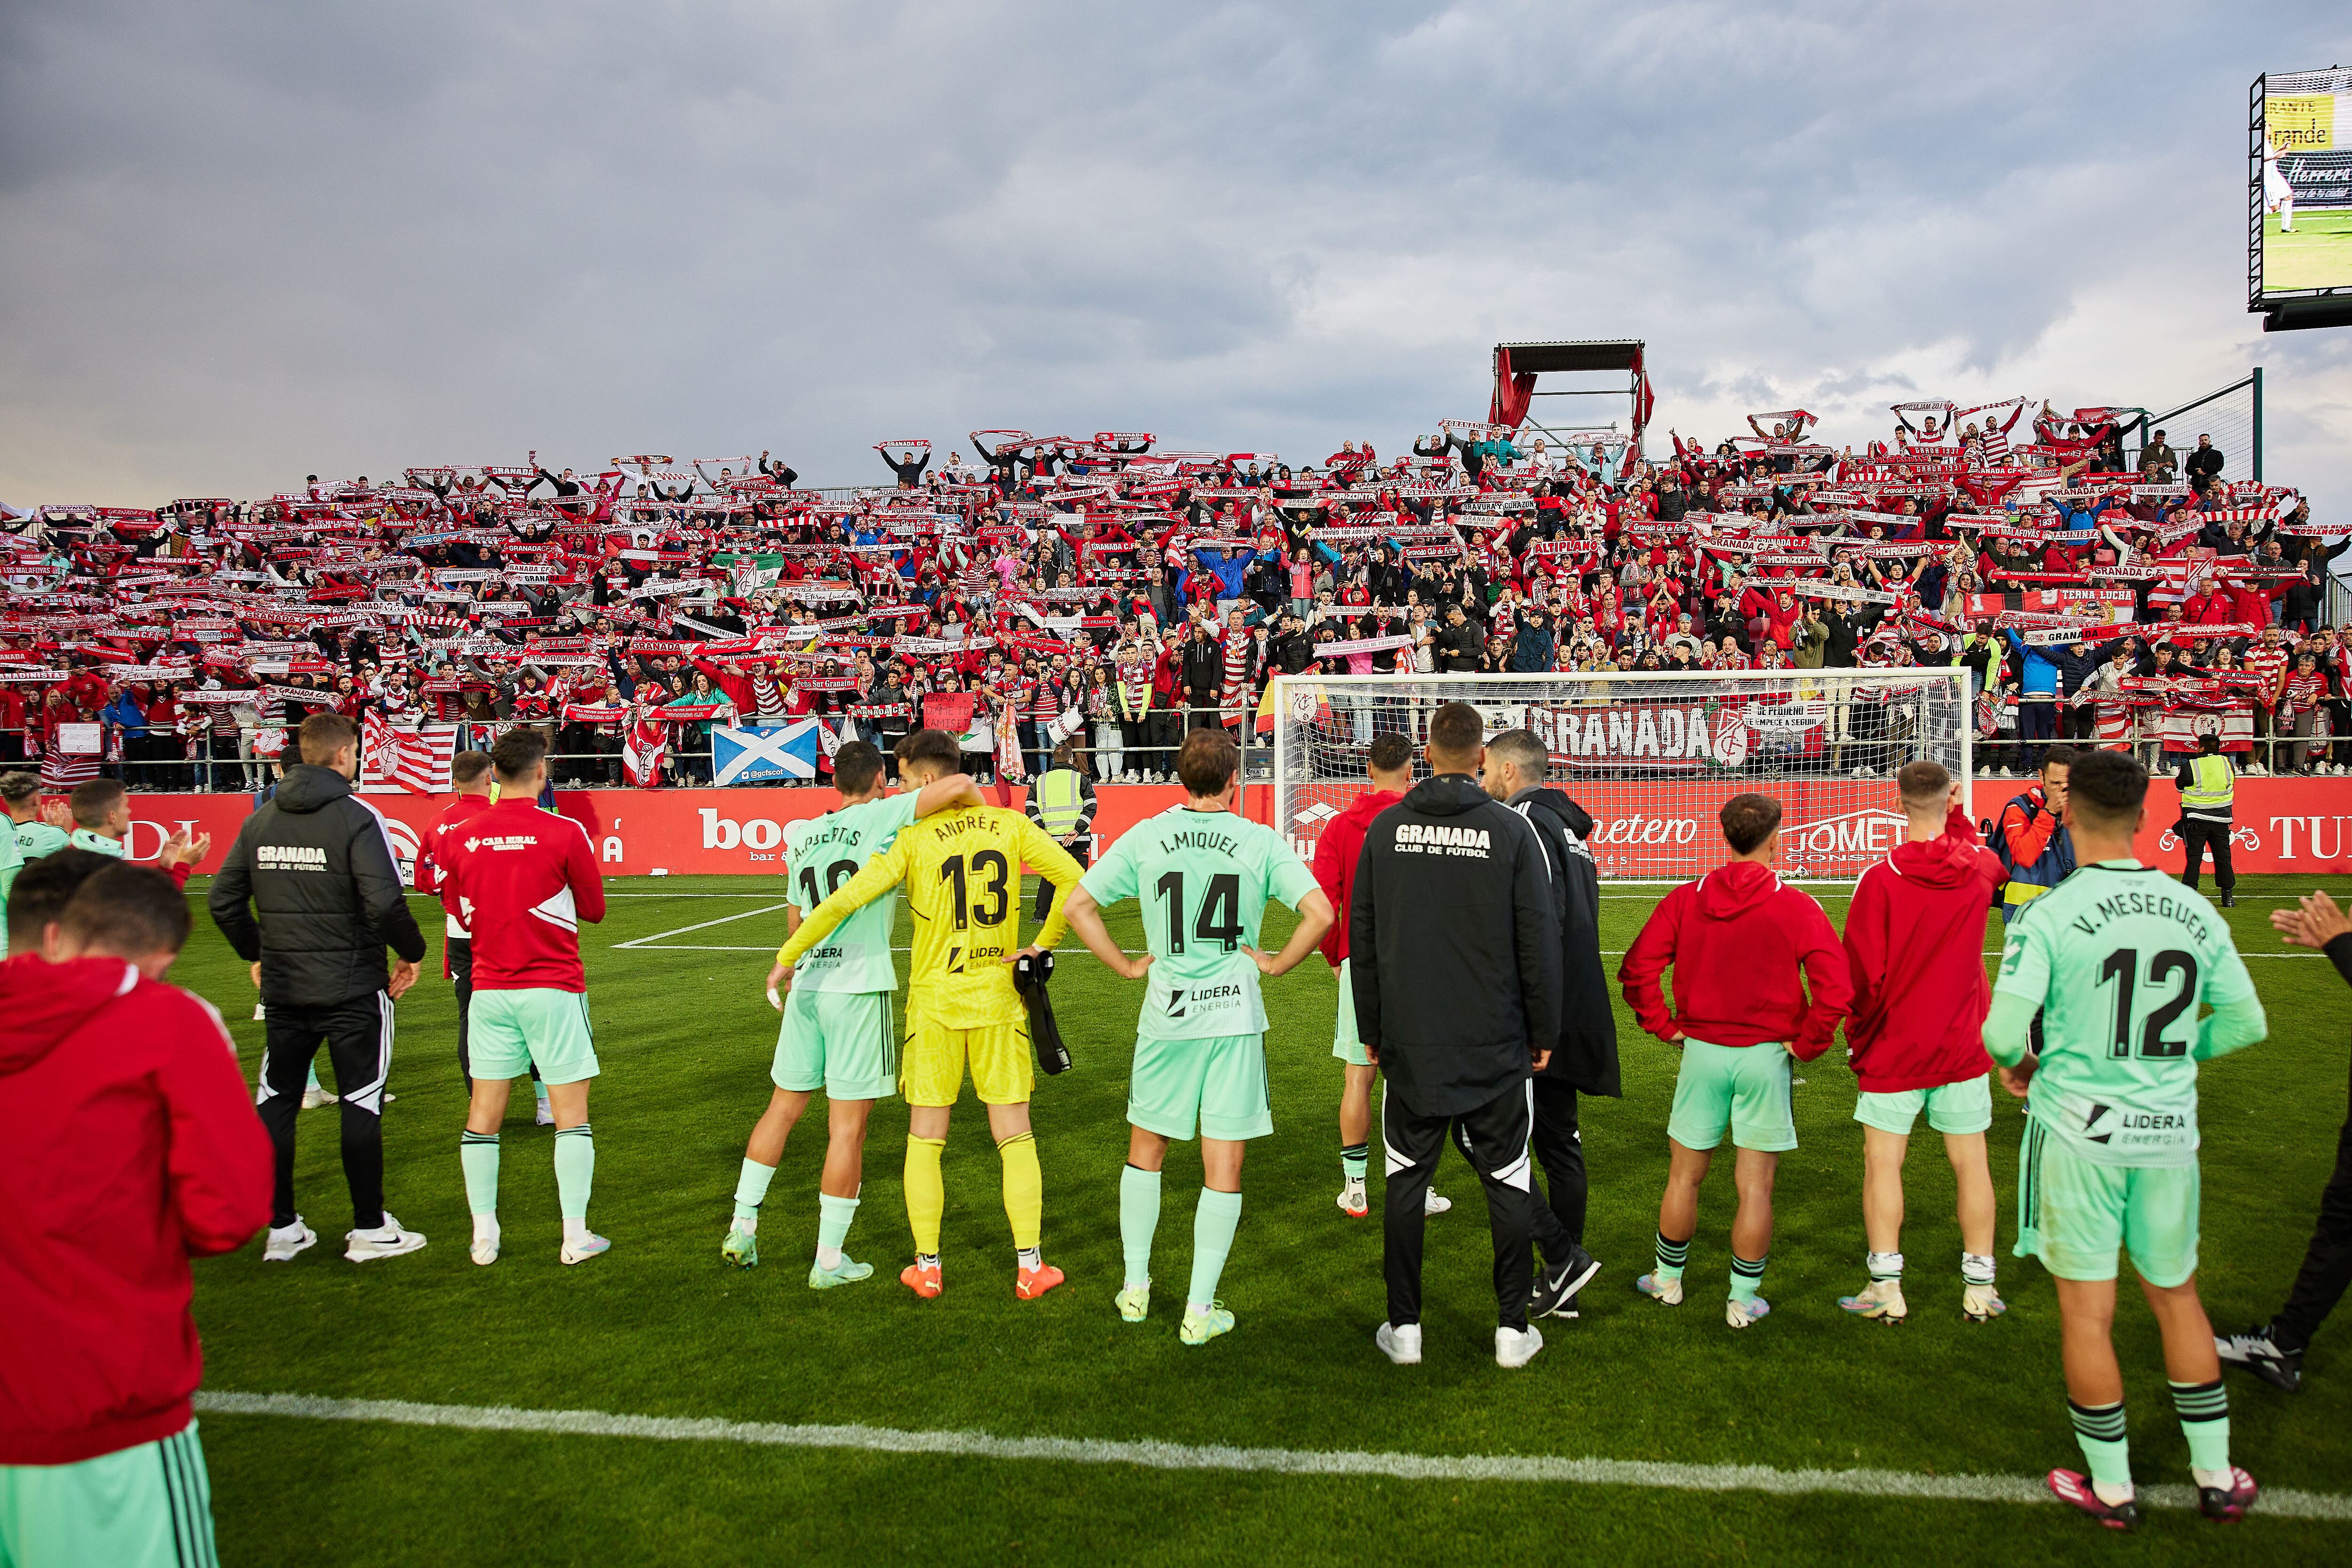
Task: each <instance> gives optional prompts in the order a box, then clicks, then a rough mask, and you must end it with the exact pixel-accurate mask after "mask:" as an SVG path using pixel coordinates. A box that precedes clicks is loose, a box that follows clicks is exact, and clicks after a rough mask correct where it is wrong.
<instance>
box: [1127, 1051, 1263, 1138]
mask: <svg viewBox="0 0 2352 1568" xmlns="http://www.w3.org/2000/svg"><path fill="white" fill-rule="evenodd" d="M1127 1120H1128V1121H1129V1124H1130V1125H1132V1126H1136V1127H1140V1128H1142V1129H1143V1130H1144V1131H1146V1132H1157V1133H1159V1134H1160V1136H1161V1137H1162V1138H1177V1139H1189V1138H1191V1137H1192V1135H1193V1131H1194V1129H1195V1127H1196V1126H1197V1128H1198V1130H1199V1132H1200V1135H1201V1136H1202V1137H1203V1138H1222V1139H1226V1140H1230V1141H1234V1142H1238V1141H1240V1140H1242V1139H1244V1138H1263V1137H1265V1136H1266V1135H1267V1134H1268V1133H1270V1132H1272V1131H1274V1106H1273V1103H1272V1101H1271V1100H1269V1098H1268V1097H1267V1093H1266V1086H1265V1036H1264V1035H1219V1036H1216V1037H1213V1038H1210V1039H1202V1040H1138V1041H1136V1042H1135V1070H1134V1073H1133V1075H1132V1076H1131V1077H1130V1078H1129V1079H1128V1086H1127Z"/></svg>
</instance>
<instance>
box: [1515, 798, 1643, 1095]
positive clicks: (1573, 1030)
mask: <svg viewBox="0 0 2352 1568" xmlns="http://www.w3.org/2000/svg"><path fill="white" fill-rule="evenodd" d="M1510 806H1511V809H1512V810H1513V811H1516V812H1517V813H1518V814H1519V815H1520V816H1523V817H1525V818H1527V820H1528V826H1531V827H1533V828H1534V829H1535V830H1536V837H1537V838H1538V840H1540V841H1541V843H1542V845H1543V847H1544V852H1545V857H1546V858H1547V860H1548V861H1549V865H1550V868H1551V874H1552V912H1553V914H1554V915H1556V916H1557V917H1558V918H1559V931H1560V948H1561V952H1560V992H1561V994H1560V1014H1559V1044H1558V1045H1557V1046H1555V1047H1552V1053H1551V1061H1550V1063H1549V1065H1548V1066H1546V1067H1545V1068H1544V1070H1543V1073H1542V1076H1543V1077H1545V1078H1548V1079H1559V1080H1560V1081H1562V1082H1563V1083H1566V1084H1567V1085H1568V1086H1569V1087H1570V1088H1571V1089H1575V1090H1576V1091H1577V1092H1578V1093H1580V1094H1601V1095H1607V1096H1609V1097H1611V1098H1612V1099H1616V1098H1620V1097H1622V1095H1623V1094H1624V1092H1625V1091H1624V1089H1623V1088H1622V1086H1621V1085H1620V1083H1619V1081H1618V1076H1617V1013H1616V1009H1615V1008H1614V1007H1613V1006H1612V996H1611V994H1610V990H1609V975H1608V973H1607V972H1606V971H1605V970H1604V969H1603V968H1602V967H1601V868H1600V867H1598V866H1597V865H1595V864H1594V863H1593V859H1592V851H1591V849H1590V848H1589V847H1587V844H1588V842H1589V841H1590V840H1591V837H1592V815H1591V813H1590V812H1588V811H1586V810H1585V809H1584V807H1582V806H1580V805H1578V804H1577V803H1576V802H1575V801H1573V800H1570V798H1569V797H1568V796H1567V795H1563V794H1561V793H1560V792H1559V790H1556V789H1543V788H1536V789H1523V790H1521V791H1520V792H1519V793H1518V794H1517V795H1513V796H1512V797H1511V800H1510Z"/></svg>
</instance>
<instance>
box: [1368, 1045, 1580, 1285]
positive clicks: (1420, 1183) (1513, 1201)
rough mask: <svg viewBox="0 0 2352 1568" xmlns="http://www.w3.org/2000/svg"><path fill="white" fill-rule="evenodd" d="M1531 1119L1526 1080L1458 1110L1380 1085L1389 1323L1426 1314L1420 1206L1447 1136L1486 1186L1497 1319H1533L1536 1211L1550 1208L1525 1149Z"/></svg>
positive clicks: (1383, 1260)
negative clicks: (1428, 1109) (1432, 1110)
mask: <svg viewBox="0 0 2352 1568" xmlns="http://www.w3.org/2000/svg"><path fill="white" fill-rule="evenodd" d="M1534 1119H1535V1113H1534V1097H1533V1095H1532V1094H1531V1093H1530V1091H1529V1090H1528V1086H1527V1085H1526V1084H1524V1083H1520V1084H1514V1085H1512V1086H1511V1087H1510V1088H1509V1089H1505V1090H1504V1091H1503V1092H1502V1093H1500V1094H1498V1095H1496V1097H1495V1098H1494V1099H1492V1100H1488V1101H1487V1102H1486V1104H1484V1105H1481V1106H1478V1107H1477V1108H1475V1110H1465V1111H1464V1112H1462V1113H1461V1114H1460V1115H1458V1116H1428V1115H1423V1113H1421V1112H1419V1111H1416V1110H1413V1109H1412V1107H1411V1106H1409V1105H1407V1104H1405V1102H1404V1101H1403V1100H1402V1099H1400V1098H1399V1097H1398V1096H1397V1095H1396V1094H1394V1093H1392V1092H1391V1091H1390V1090H1388V1089H1385V1088H1383V1089H1382V1090H1381V1144H1382V1145H1383V1147H1384V1148H1385V1150H1386V1152H1387V1156H1388V1160H1387V1169H1388V1180H1387V1183H1386V1185H1385V1186H1384V1188H1383V1190H1382V1194H1381V1267H1382V1270H1383V1272H1384V1273H1385V1274H1386V1275H1387V1277H1388V1288H1389V1321H1390V1322H1391V1323H1396V1324H1404V1323H1417V1322H1419V1321H1421V1254H1422V1241H1423V1235H1422V1233H1423V1229H1424V1227H1425V1226H1426V1225H1427V1224H1428V1215H1425V1214H1424V1213H1423V1204H1424V1203H1425V1201H1426V1200H1427V1198H1428V1196H1429V1182H1430V1178H1431V1177H1432V1176H1433V1175H1434V1174H1435V1173H1436V1171H1437V1160H1438V1156H1439V1155H1441V1154H1443V1153H1444V1152H1445V1144H1446V1141H1447V1139H1448V1138H1449V1136H1450V1137H1451V1139H1452V1141H1453V1142H1454V1147H1455V1148H1457V1149H1459V1150H1461V1151H1462V1157H1463V1158H1464V1159H1465V1160H1467V1161H1469V1162H1470V1168H1471V1169H1472V1170H1474V1171H1475V1172H1477V1173H1478V1180H1479V1181H1480V1182H1481V1183H1482V1184H1484V1185H1485V1186H1486V1223H1487V1226H1488V1227H1489V1228H1490V1229H1491V1230H1492V1231H1493V1232H1494V1237H1495V1321H1496V1324H1497V1325H1498V1326H1499V1327H1502V1328H1506V1329H1524V1328H1526V1327H1527V1326H1528V1296H1529V1295H1530V1294H1531V1293H1532V1290H1533V1288H1534V1284H1535V1261H1534V1257H1533V1253H1532V1250H1531V1248H1530V1246H1529V1240H1530V1237H1532V1236H1533V1235H1534V1233H1535V1229H1536V1226H1537V1223H1538V1222H1537V1218H1536V1215H1537V1214H1538V1211H1542V1212H1545V1213H1547V1214H1548V1213H1549V1211H1547V1210H1544V1208H1543V1200H1542V1199H1541V1197H1540V1196H1538V1194H1537V1193H1536V1190H1535V1179H1534V1176H1533V1175H1532V1173H1531V1171H1532V1165H1531V1162H1530V1159H1529V1156H1528V1134H1529V1132H1530V1131H1532V1124H1533V1121H1534Z"/></svg>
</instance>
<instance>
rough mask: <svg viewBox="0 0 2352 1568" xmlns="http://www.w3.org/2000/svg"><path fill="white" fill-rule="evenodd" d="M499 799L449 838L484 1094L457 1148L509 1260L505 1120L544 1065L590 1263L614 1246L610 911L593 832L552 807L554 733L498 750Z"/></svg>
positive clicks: (563, 1184) (484, 1230)
mask: <svg viewBox="0 0 2352 1568" xmlns="http://www.w3.org/2000/svg"><path fill="white" fill-rule="evenodd" d="M490 765H491V767H492V769H493V770H494V771H495V772H496V773H497V774H498V781H499V802H498V804H497V805H493V806H491V807H489V808H488V810H486V811H482V812H478V813H477V814H476V815H475V816H473V817H472V818H471V819H469V820H468V821H467V824H466V826H464V827H463V828H462V829H461V830H459V831H458V832H457V833H455V834H452V835H451V836H450V837H449V839H448V840H447V841H446V842H445V843H444V845H443V850H444V858H443V861H442V865H441V871H442V878H443V882H442V889H441V898H442V901H443V902H444V903H445V904H447V905H448V906H449V907H451V908H452V909H454V910H456V911H457V918H458V920H459V921H460V922H461V923H463V924H464V925H465V927H466V929H467V931H471V932H472V933H473V948H474V1001H473V1026H472V1035H473V1038H472V1042H471V1045H472V1050H473V1057H474V1064H473V1065H474V1068H475V1078H474V1092H473V1101H472V1103H471V1104H470V1105H469V1106H468V1107H467V1111H466V1131H464V1133H463V1134H461V1135H460V1137H459V1140H458V1146H457V1158H458V1163H459V1164H461V1165H462V1166H463V1167H464V1169H465V1173H466V1204H467V1207H468V1208H470V1209H471V1210H472V1211H473V1215H474V1244H473V1258H474V1261H475V1262H476V1263H478V1264H482V1265H484V1266H486V1267H487V1266H488V1265H489V1264H492V1263H496V1262H497V1261H498V1260H499V1123H500V1122H501V1121H505V1120H506V1113H507V1092H508V1090H509V1089H512V1088H513V1087H514V1083H513V1080H514V1079H518V1078H520V1077H521V1076H522V1075H523V1074H524V1073H526V1072H528V1071H530V1069H531V1068H534V1067H536V1068H538V1069H539V1075H540V1077H541V1079H544V1080H545V1081H546V1084H547V1099H548V1104H549V1105H550V1107H551V1108H552V1110H554V1112H555V1189H556V1195H557V1198H558V1200H559V1203H560V1205H561V1207H562V1211H563V1246H562V1249H561V1250H560V1251H559V1252H558V1254H557V1256H558V1257H559V1258H562V1261H563V1262H565V1263H567V1264H571V1263H584V1262H586V1261H587V1260H588V1259H589V1258H594V1257H596V1256H597V1255H598V1254H600V1253H603V1252H604V1251H607V1250H608V1249H610V1248H611V1247H612V1245H613V1244H612V1243H611V1242H610V1241H607V1240H606V1239H604V1237H601V1236H598V1235H596V1234H595V1233H594V1232H593V1231H591V1230H590V1229H589V1228H588V1194H589V1191H590V1189H591V1188H592V1187H593V1185H594V1183H595V1178H596V1143H595V1133H594V1131H593V1130H592V1129H591V1128H590V1126H589V1124H588V1080H589V1079H593V1078H594V1077H595V1076H596V1074H597V1071H598V1070H599V1069H598V1068H597V1064H596V1041H595V1037H594V1035H593V1032H592V1030H591V1029H590V1027H589V1023H588V975H587V972H586V971H585V970H584V969H583V968H582V967H581V963H580V922H581V921H589V922H590V923H592V924H593V923H594V922H595V921H601V920H603V919H604V879H603V878H602V877H601V876H599V875H598V874H597V870H596V852H595V850H594V849H593V848H592V847H590V845H589V843H588V835H587V833H586V832H585V831H583V829H582V828H581V826H580V825H579V824H578V823H576V822H574V821H572V819H571V818H570V817H568V816H556V815H555V814H554V813H553V812H550V811H541V809H540V808H539V792H540V790H541V788H542V787H544V786H545V784H546V783H547V736H546V733H545V732H544V731H539V730H533V729H530V728H528V727H526V728H520V729H514V730H509V731H507V732H506V733H505V734H504V735H501V736H499V743H498V744H497V745H496V746H493V747H492V748H491V749H490Z"/></svg>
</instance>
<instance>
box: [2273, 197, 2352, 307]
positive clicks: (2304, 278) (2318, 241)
mask: <svg viewBox="0 0 2352 1568" xmlns="http://www.w3.org/2000/svg"><path fill="white" fill-rule="evenodd" d="M2345 288H2352V211H2342V210H2337V211H2330V212H2313V211H2304V212H2299V213H2297V214H2295V217H2294V233H2292V234H2288V233H2286V232H2285V231H2284V230H2282V229H2281V228H2280V227H2279V220H2278V216H2277V215H2276V214H2275V213H2270V214H2265V215H2263V292H2264V293H2266V294H2275V293H2278V292H2279V291H2281V290H2282V289H2345Z"/></svg>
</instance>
